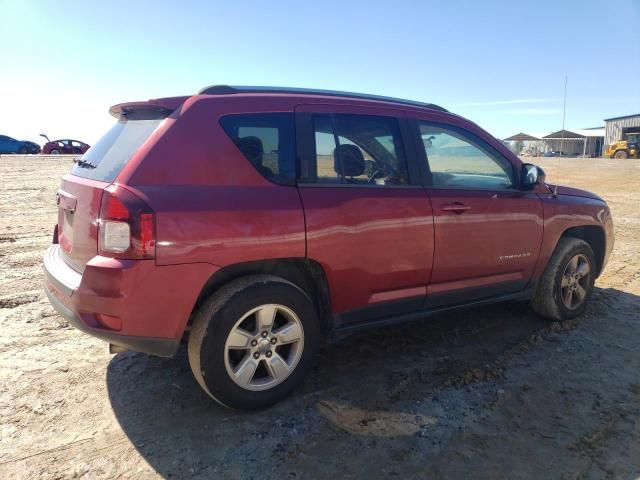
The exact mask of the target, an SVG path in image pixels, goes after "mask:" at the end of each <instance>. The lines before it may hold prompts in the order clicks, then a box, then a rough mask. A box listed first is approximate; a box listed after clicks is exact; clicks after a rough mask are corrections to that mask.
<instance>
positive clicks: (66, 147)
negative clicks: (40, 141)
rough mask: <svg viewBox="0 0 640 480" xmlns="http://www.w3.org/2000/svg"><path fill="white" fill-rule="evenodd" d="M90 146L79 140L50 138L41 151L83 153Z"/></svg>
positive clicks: (70, 153) (49, 152) (65, 153)
mask: <svg viewBox="0 0 640 480" xmlns="http://www.w3.org/2000/svg"><path fill="white" fill-rule="evenodd" d="M89 148H90V146H89V145H87V144H86V143H84V142H81V141H79V140H70V139H65V140H52V141H50V142H47V143H45V144H44V145H43V146H42V153H44V154H47V155H49V154H50V155H59V154H64V155H73V154H83V153H85V152H86V151H87V150H89Z"/></svg>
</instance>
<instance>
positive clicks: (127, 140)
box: [71, 119, 163, 183]
mask: <svg viewBox="0 0 640 480" xmlns="http://www.w3.org/2000/svg"><path fill="white" fill-rule="evenodd" d="M162 121H163V120H162V119H154V120H120V121H118V123H116V124H115V125H114V126H113V127H111V129H110V130H109V131H108V132H107V133H106V134H105V135H104V136H103V137H102V138H101V139H100V140H98V142H97V143H96V144H95V145H94V146H93V147H91V148H90V149H89V150H87V152H86V153H85V154H84V155H83V156H82V157H81V158H80V159H78V160H76V164H75V166H74V167H73V170H71V173H72V174H73V175H77V176H78V177H83V178H89V179H91V180H99V181H102V182H108V183H111V182H113V181H114V180H115V179H116V177H117V176H118V174H119V173H120V171H121V170H122V168H123V167H124V166H125V165H126V163H127V162H128V161H129V160H130V159H131V157H132V156H133V154H134V153H136V151H137V150H138V149H139V148H140V147H141V146H142V144H143V143H144V142H145V141H146V140H147V139H148V138H149V136H150V135H151V134H152V133H153V132H154V131H155V130H156V128H158V126H159V125H160V124H161V123H162Z"/></svg>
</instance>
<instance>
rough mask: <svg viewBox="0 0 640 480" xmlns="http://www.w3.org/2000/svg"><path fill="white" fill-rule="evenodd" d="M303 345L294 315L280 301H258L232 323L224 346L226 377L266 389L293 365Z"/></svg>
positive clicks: (302, 331)
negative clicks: (259, 302)
mask: <svg viewBox="0 0 640 480" xmlns="http://www.w3.org/2000/svg"><path fill="white" fill-rule="evenodd" d="M303 348H304V330H303V328H302V322H301V321H300V319H299V318H298V316H297V315H296V314H295V313H294V312H293V311H292V310H291V309H290V308H287V307H285V306H284V305H276V304H266V305H260V306H259V307H256V308H254V309H252V310H250V311H248V312H247V313H245V314H244V315H243V316H242V317H241V318H240V319H239V320H238V321H237V322H236V324H235V325H234V326H233V328H232V329H231V331H230V332H229V335H228V336H227V340H226V342H225V346H224V364H225V368H226V369H227V373H228V374H229V377H230V378H231V379H232V380H233V381H234V383H235V384H236V385H238V386H239V387H241V388H244V389H246V390H254V391H256V390H268V389H270V388H273V387H275V386H276V385H278V384H280V383H282V382H283V381H284V380H285V379H286V378H287V377H288V376H289V375H290V374H291V373H292V372H293V370H294V369H295V368H296V366H297V364H298V362H299V361H300V357H301V356H302V350H303Z"/></svg>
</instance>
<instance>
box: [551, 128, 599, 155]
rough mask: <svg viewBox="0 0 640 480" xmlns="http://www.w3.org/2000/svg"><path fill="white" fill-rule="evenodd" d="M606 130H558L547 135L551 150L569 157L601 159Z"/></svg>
mask: <svg viewBox="0 0 640 480" xmlns="http://www.w3.org/2000/svg"><path fill="white" fill-rule="evenodd" d="M604 130H605V129H604V128H600V127H598V128H574V129H571V130H566V129H565V130H558V131H557V132H553V133H550V134H549V135H545V136H544V137H543V140H544V141H545V144H546V145H547V147H548V148H549V150H552V151H556V152H564V153H565V154H566V155H567V156H580V155H581V156H583V157H587V156H588V157H599V156H601V155H602V144H603V142H604Z"/></svg>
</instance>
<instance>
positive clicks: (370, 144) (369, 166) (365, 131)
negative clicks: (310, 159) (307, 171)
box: [312, 114, 409, 186]
mask: <svg viewBox="0 0 640 480" xmlns="http://www.w3.org/2000/svg"><path fill="white" fill-rule="evenodd" d="M312 119H313V130H314V135H315V163H316V172H315V174H316V178H315V181H316V183H320V184H350V185H369V186H375V185H377V186H392V185H407V184H408V183H409V175H408V172H407V159H406V156H405V153H404V149H403V146H402V139H401V135H400V129H399V126H398V121H397V119H395V118H393V117H381V116H375V115H349V114H334V115H330V114H317V115H313V117H312Z"/></svg>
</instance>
